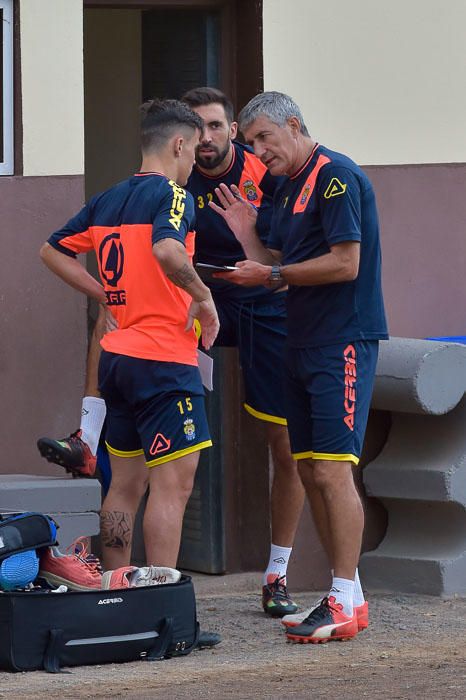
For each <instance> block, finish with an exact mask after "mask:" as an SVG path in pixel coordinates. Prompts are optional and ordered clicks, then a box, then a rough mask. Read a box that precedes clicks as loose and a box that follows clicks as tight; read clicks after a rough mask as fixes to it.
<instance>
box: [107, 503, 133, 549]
mask: <svg viewBox="0 0 466 700" xmlns="http://www.w3.org/2000/svg"><path fill="white" fill-rule="evenodd" d="M133 521H134V516H133V514H132V513H122V512H121V511H111V510H101V511H100V534H101V537H102V544H103V545H104V547H111V548H113V549H127V548H128V547H130V546H131V541H132V539H133Z"/></svg>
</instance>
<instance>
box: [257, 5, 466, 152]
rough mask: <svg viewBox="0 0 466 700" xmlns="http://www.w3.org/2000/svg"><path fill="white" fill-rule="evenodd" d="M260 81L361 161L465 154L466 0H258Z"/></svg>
mask: <svg viewBox="0 0 466 700" xmlns="http://www.w3.org/2000/svg"><path fill="white" fill-rule="evenodd" d="M263 7H264V89H265V90H279V91H282V92H286V93H288V94H290V95H291V96H292V97H293V98H294V99H295V100H296V101H297V102H298V104H299V105H300V107H301V108H302V110H303V113H304V117H305V120H306V122H307V125H308V128H309V129H310V131H311V134H312V135H313V136H314V137H315V138H317V139H318V140H319V141H320V142H322V143H325V144H326V145H327V146H329V147H331V148H335V149H336V150H342V151H344V152H345V153H347V154H348V155H351V156H352V157H353V158H354V159H355V160H357V161H358V162H359V163H361V164H394V163H437V162H443V163H446V162H465V161H466V128H465V114H466V90H465V85H466V50H465V41H466V39H465V36H466V35H465V29H464V28H465V26H466V2H464V0H449V1H448V2H444V0H346V1H343V0H288V1H287V2H286V3H284V2H283V0H264V5H263Z"/></svg>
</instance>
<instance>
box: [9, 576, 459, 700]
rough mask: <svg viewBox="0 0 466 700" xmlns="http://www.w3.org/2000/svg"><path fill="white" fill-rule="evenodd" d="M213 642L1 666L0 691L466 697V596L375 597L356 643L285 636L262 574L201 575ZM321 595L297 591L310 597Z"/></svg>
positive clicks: (32, 694)
mask: <svg viewBox="0 0 466 700" xmlns="http://www.w3.org/2000/svg"><path fill="white" fill-rule="evenodd" d="M194 580H195V587H196V592H197V600H198V611H199V620H200V622H201V627H202V628H203V629H205V630H209V631H217V632H220V633H221V634H222V636H223V641H222V643H221V644H220V645H219V646H217V647H215V648H214V649H204V650H200V651H196V652H193V653H192V654H190V655H189V656H187V657H184V658H178V659H170V660H167V661H158V662H152V663H148V662H144V661H138V662H134V663H130V664H119V665H116V664H115V665H113V664H111V665H104V666H86V667H80V668H73V669H69V673H66V674H65V673H63V674H59V675H50V674H46V673H44V672H42V671H35V672H32V673H31V672H30V673H20V674H14V673H5V672H0V698H8V699H9V700H13V699H14V700H20V699H23V698H24V699H32V698H34V699H41V698H47V699H52V698H59V699H70V698H71V699H76V700H78V699H81V698H94V699H95V700H97V699H100V698H154V699H158V698H164V699H165V700H195V699H197V698H203V700H204V699H209V698H212V699H214V698H215V700H223V699H228V698H235V699H236V700H247V699H249V698H260V699H264V700H269V699H270V700H271V699H272V698H273V699H274V700H276V698H279V697H281V696H283V697H285V698H287V699H288V698H302V699H303V700H305V699H307V698H312V699H314V698H335V697H339V698H341V699H342V700H360V698H366V697H367V698H370V699H372V698H382V697H383V698H388V699H390V700H392V699H393V700H394V699H398V698H403V699H405V698H409V699H411V698H429V700H450V699H456V698H461V700H464V699H465V698H466V599H464V598H454V599H449V600H442V599H439V598H432V597H428V596H420V597H419V596H416V597H414V596H408V595H371V596H369V601H370V625H369V629H367V630H366V631H364V632H362V633H360V634H359V635H358V636H357V637H356V638H355V639H354V640H352V641H350V642H345V643H342V642H331V643H328V644H325V645H310V644H308V645H301V644H299V645H298V644H291V643H287V642H286V638H285V635H284V632H283V630H284V628H283V627H282V625H281V624H280V622H279V621H277V620H272V619H270V618H267V617H266V616H265V615H264V614H263V613H262V611H261V609H260V596H259V589H258V583H259V584H260V575H259V574H235V575H230V576H223V577H208V576H200V575H194ZM318 595H319V594H318V593H315V592H312V593H309V594H307V593H300V594H298V595H296V596H295V598H296V601H297V602H299V603H301V604H302V605H303V606H307V605H309V604H310V603H312V602H313V601H314V600H315V599H316V598H317V597H318Z"/></svg>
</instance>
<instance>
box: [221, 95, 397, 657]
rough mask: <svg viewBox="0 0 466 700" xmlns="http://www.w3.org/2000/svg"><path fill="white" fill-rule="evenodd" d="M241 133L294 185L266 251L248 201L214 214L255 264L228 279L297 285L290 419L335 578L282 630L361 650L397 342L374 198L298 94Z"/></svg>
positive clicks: (230, 192) (235, 194) (259, 108)
mask: <svg viewBox="0 0 466 700" xmlns="http://www.w3.org/2000/svg"><path fill="white" fill-rule="evenodd" d="M239 124H240V128H241V131H242V132H243V134H244V136H245V138H246V140H247V142H248V143H249V145H251V146H252V147H253V148H254V152H255V154H256V155H257V156H258V157H259V158H260V159H261V161H262V162H263V163H264V165H266V167H267V168H268V170H269V172H270V173H271V174H272V175H286V176H287V177H286V179H285V181H284V182H283V184H282V185H281V187H280V188H279V189H278V190H277V192H276V194H275V198H274V216H273V224H272V230H271V233H270V236H269V240H268V243H267V247H265V246H263V245H262V243H261V242H260V239H259V238H258V236H257V234H256V231H255V225H254V211H253V210H252V208H251V207H250V206H249V205H248V203H247V202H246V201H244V200H243V199H242V198H241V195H240V193H239V190H237V188H234V187H231V188H228V187H226V186H225V185H221V187H220V188H218V190H217V195H218V197H219V200H220V202H221V204H222V207H219V206H218V205H215V204H214V203H211V204H210V206H211V207H212V208H213V209H214V210H215V211H217V213H219V214H220V215H222V216H223V217H224V218H225V220H226V221H227V223H228V224H229V226H230V228H231V229H232V230H233V232H234V233H235V235H236V237H237V238H238V240H239V241H240V243H241V244H242V246H243V248H244V250H245V252H246V255H247V257H248V259H247V260H245V261H243V262H238V263H237V268H238V269H237V270H235V271H234V272H229V273H222V276H223V277H225V278H226V279H228V280H229V281H231V282H236V283H237V284H240V285H245V286H249V285H253V284H254V285H256V284H262V285H264V286H266V287H274V286H277V287H278V286H280V285H283V283H284V282H285V283H286V284H288V293H287V311H288V338H287V345H286V353H285V359H284V362H285V365H286V375H285V393H286V398H287V405H286V417H287V420H288V429H289V435H290V441H291V448H292V453H293V456H294V458H295V459H296V460H298V464H299V473H300V476H301V479H302V481H303V484H304V486H305V489H306V493H307V496H308V499H309V502H310V505H311V508H312V513H313V517H314V520H315V524H316V528H317V531H318V533H319V536H320V538H321V540H322V543H323V545H324V547H325V550H326V552H327V554H328V558H329V561H330V564H331V568H332V576H333V578H332V585H331V588H330V591H329V593H328V595H327V596H325V597H324V598H323V600H322V601H321V602H320V603H319V604H318V605H317V606H315V607H314V608H312V609H311V610H308V611H306V613H305V614H304V615H301V616H296V615H294V616H288V617H285V618H283V622H284V624H285V625H286V626H287V637H288V638H289V639H291V640H292V641H297V642H304V643H307V642H313V643H315V642H326V641H328V640H331V639H350V638H352V637H354V636H355V635H356V634H357V632H358V631H360V630H362V629H365V628H366V627H367V625H368V605H367V602H366V601H365V600H364V595H363V592H362V588H361V584H360V581H359V577H358V571H357V565H358V559H359V556H360V549H361V540H362V532H363V526H364V514H363V508H362V504H361V500H360V497H359V494H358V492H357V490H356V487H355V484H354V480H353V473H352V469H353V467H354V466H355V465H357V464H358V462H359V457H360V454H361V450H362V445H363V441H364V434H365V429H366V424H367V417H368V413H369V405H370V400H371V395H372V389H373V382H374V376H375V368H376V363H377V354H378V344H379V340H380V339H382V338H387V337H388V336H387V325H386V320H385V312H384V305H383V298H382V289H381V255H380V242H379V224H378V217H377V209H376V202H375V195H374V190H373V188H372V185H371V183H370V181H369V179H368V178H367V176H366V175H365V173H364V172H363V171H362V170H361V168H360V167H359V166H358V165H356V164H355V163H354V162H353V161H352V160H350V159H349V158H348V157H346V156H344V155H342V154H340V153H336V152H335V151H331V150H329V149H328V148H326V147H325V146H322V145H320V144H319V143H317V142H316V141H314V140H313V139H312V137H311V136H310V135H309V132H308V130H307V128H306V125H305V123H304V120H303V117H302V115H301V111H300V109H299V107H298V106H297V105H296V103H295V102H294V101H293V100H292V99H291V98H290V97H288V95H285V94H283V93H279V92H265V93H262V94H259V95H256V97H254V98H253V99H252V100H251V101H250V102H249V103H248V104H247V105H246V106H245V107H244V109H243V110H242V111H241V113H240V115H239Z"/></svg>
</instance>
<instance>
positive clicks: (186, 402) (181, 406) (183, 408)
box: [176, 396, 193, 416]
mask: <svg viewBox="0 0 466 700" xmlns="http://www.w3.org/2000/svg"><path fill="white" fill-rule="evenodd" d="M176 405H177V406H178V410H179V412H180V413H181V415H182V416H183V415H184V414H185V413H189V411H192V410H193V405H192V403H191V397H190V396H186V398H185V399H181V401H177V403H176Z"/></svg>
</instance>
